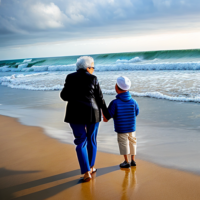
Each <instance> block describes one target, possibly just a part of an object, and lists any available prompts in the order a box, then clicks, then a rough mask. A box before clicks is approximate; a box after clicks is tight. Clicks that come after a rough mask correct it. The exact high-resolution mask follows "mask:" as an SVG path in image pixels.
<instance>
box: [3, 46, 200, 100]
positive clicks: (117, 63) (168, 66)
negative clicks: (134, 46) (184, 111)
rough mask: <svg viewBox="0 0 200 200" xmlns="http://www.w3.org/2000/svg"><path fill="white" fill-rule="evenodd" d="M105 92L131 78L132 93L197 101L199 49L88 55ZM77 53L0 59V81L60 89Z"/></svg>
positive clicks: (73, 67) (199, 97) (16, 85)
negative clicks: (120, 77) (122, 80)
mask: <svg viewBox="0 0 200 200" xmlns="http://www.w3.org/2000/svg"><path fill="white" fill-rule="evenodd" d="M91 56H92V57H93V58H94V60H95V75H96V76H97V77H98V79H99V82H100V85H101V87H102V90H103V92H104V93H106V94H115V90H114V85H115V83H116V79H117V77H119V76H121V75H124V76H127V77H129V78H130V80H131V82H132V86H131V89H130V92H131V94H132V95H133V96H143V97H153V98H159V99H167V100H171V101H191V102H200V50H198V49H197V50H173V51H172V50H171V51H149V52H129V53H110V54H97V55H91ZM78 57H79V56H65V57H49V58H24V59H19V60H5V61H0V84H1V85H4V86H7V87H10V88H16V89H28V90H61V89H62V87H63V84H64V80H65V76H66V75H67V74H69V73H71V72H73V71H75V70H76V65H75V63H76V60H77V58H78Z"/></svg>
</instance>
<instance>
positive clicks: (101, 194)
mask: <svg viewBox="0 0 200 200" xmlns="http://www.w3.org/2000/svg"><path fill="white" fill-rule="evenodd" d="M0 160H1V162H0V197H1V200H4V199H11V198H17V199H19V200H26V199H27V200H32V199H34V200H35V199H37V200H42V199H46V198H48V199H70V200H71V199H72V200H73V199H97V200H98V199H99V200H100V199H103V198H104V199H110V198H115V199H132V198H134V199H136V200H137V199H154V200H157V199H159V200H160V199H174V200H179V199H181V200H184V199H192V200H193V199H199V196H200V191H199V186H200V176H198V175H195V174H192V173H188V172H183V171H179V170H176V169H169V168H164V167H161V166H158V165H156V164H153V163H149V162H147V161H143V160H138V159H137V157H136V162H137V167H132V168H131V169H124V170H122V169H120V168H119V166H118V165H119V163H120V162H121V161H122V156H120V155H115V154H110V153H102V152H99V151H98V153H97V159H96V164H95V166H96V168H97V169H98V171H97V173H96V177H93V179H92V180H91V181H90V182H88V183H81V182H80V177H81V174H80V170H79V165H78V161H77V158H76V153H75V147H74V145H70V144H66V143H61V142H59V141H57V140H56V139H53V138H50V137H48V136H47V135H46V134H44V131H43V129H42V128H40V127H33V126H26V125H22V124H20V123H19V122H18V119H16V118H11V117H6V116H2V115H0ZM186 180H187V181H186Z"/></svg>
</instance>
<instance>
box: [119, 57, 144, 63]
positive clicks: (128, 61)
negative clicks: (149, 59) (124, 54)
mask: <svg viewBox="0 0 200 200" xmlns="http://www.w3.org/2000/svg"><path fill="white" fill-rule="evenodd" d="M141 61H142V58H140V57H135V58H132V59H130V60H125V59H123V60H120V59H118V60H117V61H116V63H136V62H141Z"/></svg>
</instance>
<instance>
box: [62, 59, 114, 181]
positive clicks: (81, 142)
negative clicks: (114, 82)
mask: <svg viewBox="0 0 200 200" xmlns="http://www.w3.org/2000/svg"><path fill="white" fill-rule="evenodd" d="M76 70H77V72H75V73H71V74H69V75H67V77H66V80H65V85H64V88H63V90H62V91H61V93H60V97H61V98H62V99H63V100H64V101H68V104H67V109H66V116H65V122H67V123H69V124H70V126H71V128H72V131H73V134H74V137H75V140H74V143H75V144H76V145H77V146H76V152H77V157H78V161H79V164H80V168H81V173H82V174H84V177H83V180H84V181H90V179H91V174H92V173H95V172H96V169H95V168H94V164H95V159H96V153H97V141H96V137H97V132H98V127H99V122H100V121H101V109H102V111H103V114H104V116H105V117H106V118H107V119H109V118H110V115H109V112H108V110H107V106H106V103H105V101H104V99H103V94H102V92H101V89H100V86H99V83H98V80H97V77H96V76H94V75H92V74H93V72H94V60H93V58H92V57H89V56H83V57H80V58H78V59H77V63H76Z"/></svg>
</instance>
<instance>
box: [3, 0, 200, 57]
mask: <svg viewBox="0 0 200 200" xmlns="http://www.w3.org/2000/svg"><path fill="white" fill-rule="evenodd" d="M199 11H200V1H199V0H0V60H4V59H14V58H33V57H47V56H66V55H83V54H84V55H86V54H96V53H110V52H130V51H149V50H163V49H191V48H199V47H200V39H199V38H200V12H199Z"/></svg>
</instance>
